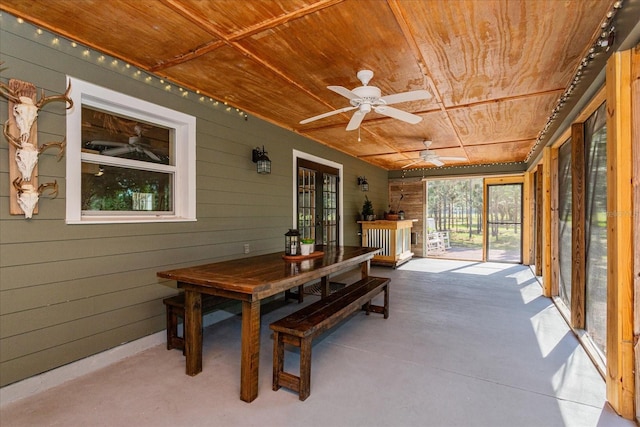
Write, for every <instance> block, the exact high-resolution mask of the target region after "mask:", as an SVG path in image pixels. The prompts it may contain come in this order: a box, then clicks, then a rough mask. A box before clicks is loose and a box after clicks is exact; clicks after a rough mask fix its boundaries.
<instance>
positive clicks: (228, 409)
mask: <svg viewBox="0 0 640 427" xmlns="http://www.w3.org/2000/svg"><path fill="white" fill-rule="evenodd" d="M372 274H375V275H380V276H387V277H391V278H392V282H391V298H390V299H391V302H390V307H391V314H390V317H389V319H387V320H384V319H383V318H382V316H380V315H375V314H372V315H371V316H365V315H364V314H363V313H359V314H356V315H354V316H353V317H352V318H350V319H349V320H348V321H346V322H345V323H343V324H341V325H340V326H339V327H337V328H336V329H334V330H333V331H331V332H329V333H327V334H325V335H324V336H322V337H321V338H319V339H317V340H316V341H315V342H314V346H313V361H312V379H311V396H310V397H309V398H308V399H307V400H306V401H304V402H301V401H299V400H298V397H297V395H296V394H294V393H292V392H290V391H288V390H286V389H281V390H279V391H277V392H274V391H272V390H271V363H272V341H271V339H270V331H269V328H268V325H269V323H270V322H272V321H274V320H276V319H278V318H280V317H282V316H284V315H285V314H288V313H290V312H291V311H294V310H296V309H297V308H299V306H298V305H297V304H295V303H293V302H289V303H287V304H284V303H283V302H282V301H281V300H278V301H275V302H273V303H271V304H269V306H266V307H264V308H263V315H262V349H261V357H260V389H259V393H260V394H259V396H258V398H257V399H256V400H255V401H254V402H253V403H251V404H247V403H245V402H242V401H240V400H239V376H240V365H239V362H240V342H239V336H240V318H239V316H231V317H230V318H228V319H226V320H223V321H220V322H219V323H216V324H214V325H212V326H210V327H208V328H206V330H205V338H204V342H205V348H204V362H203V366H204V370H203V372H202V373H201V374H199V375H197V376H195V377H188V376H186V375H185V374H184V358H183V356H182V354H181V353H180V352H179V351H176V350H171V351H167V350H166V349H165V348H164V346H156V347H153V348H151V349H149V350H146V351H143V352H141V353H139V354H137V355H135V356H132V357H129V358H127V359H125V360H123V361H121V362H118V363H116V364H114V365H112V366H110V367H108V368H105V369H102V370H100V371H97V372H95V373H93V374H90V375H85V376H82V377H80V378H78V379H75V380H72V381H69V382H67V383H65V384H62V385H60V386H58V387H55V388H53V389H50V390H48V391H44V392H41V393H39V394H36V395H33V396H32V397H29V398H26V399H22V400H18V401H16V402H13V403H10V404H7V405H4V406H2V408H1V412H0V424H1V425H2V426H3V427H10V426H442V427H449V426H487V427H488V426H491V427H499V426H509V427H511V426H517V427H525V426H535V427H541V426H544V427H551V426H579V427H588V426H601V427H605V426H606V427H613V426H616V427H617V426H634V425H635V424H634V423H632V422H630V421H626V420H624V419H622V418H620V417H618V416H616V415H615V413H614V412H613V411H612V410H611V408H610V407H608V405H606V403H605V400H604V396H605V385H604V382H603V380H602V378H601V377H600V376H599V375H598V373H597V371H596V369H595V368H594V366H593V365H592V363H591V361H590V360H589V358H588V357H587V355H586V354H585V352H584V351H583V349H582V347H581V346H580V345H579V343H578V341H577V339H576V338H575V336H574V335H573V334H572V333H571V331H570V330H569V329H568V328H567V326H566V324H565V322H564V321H563V319H562V318H561V316H560V314H559V313H558V311H557V309H556V308H555V306H554V305H553V303H552V302H551V301H550V300H549V299H547V298H544V297H542V296H541V288H540V286H539V284H538V283H537V281H536V279H535V277H534V276H533V275H532V274H531V272H530V270H529V268H527V267H523V266H519V265H510V264H495V263H485V264H482V263H473V262H463V261H445V260H434V259H417V260H412V261H410V262H408V263H407V264H405V265H403V266H402V267H400V268H398V269H397V270H392V269H388V268H384V267H374V268H372ZM341 279H342V278H341ZM315 298H317V297H308V298H306V300H305V303H308V302H309V301H313V300H315ZM297 362H298V359H297V353H296V352H295V351H294V350H293V349H291V351H287V352H286V365H287V368H288V370H295V369H296V366H297Z"/></svg>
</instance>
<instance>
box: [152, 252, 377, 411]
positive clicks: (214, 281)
mask: <svg viewBox="0 0 640 427" xmlns="http://www.w3.org/2000/svg"><path fill="white" fill-rule="evenodd" d="M378 250H379V249H378V248H363V247H359V246H337V247H323V246H318V247H317V248H316V251H322V252H323V255H322V256H317V255H318V254H317V253H316V256H312V257H308V258H304V259H300V260H296V261H291V260H285V259H284V258H283V255H284V253H283V252H277V253H271V254H266V255H258V256H253V257H247V258H239V259H234V260H229V261H222V262H216V263H212V264H204V265H197V266H193V267H184V268H178V269H174V270H168V271H161V272H158V273H157V275H158V276H159V277H162V278H165V279H171V280H176V281H177V284H178V287H179V288H182V289H184V291H185V316H184V339H185V356H186V373H187V375H192V376H193V375H197V374H198V373H200V372H201V371H202V295H203V294H207V295H219V296H223V297H226V298H231V299H236V300H240V301H242V337H241V339H242V342H241V360H240V363H241V368H240V399H242V400H244V401H245V402H251V401H253V400H254V399H255V398H256V397H258V368H259V364H258V362H259V360H260V301H262V300H263V299H265V298H268V297H270V296H273V295H276V294H278V293H281V292H285V291H287V290H289V289H292V288H295V287H298V286H301V285H303V284H305V283H307V282H311V281H313V280H317V279H320V280H321V289H322V294H323V296H326V295H328V294H329V276H330V275H331V274H333V273H337V272H339V271H343V270H347V269H350V268H353V267H356V266H360V268H361V275H362V277H363V278H364V277H367V276H368V275H369V267H370V262H371V259H372V258H373V256H374V254H375V253H376V252H377V251H378Z"/></svg>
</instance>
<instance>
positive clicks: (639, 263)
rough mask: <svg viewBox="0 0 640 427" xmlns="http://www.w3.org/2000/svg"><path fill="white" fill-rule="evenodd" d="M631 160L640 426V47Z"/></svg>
mask: <svg viewBox="0 0 640 427" xmlns="http://www.w3.org/2000/svg"><path fill="white" fill-rule="evenodd" d="M631 73H632V75H631V112H632V119H631V126H632V128H631V144H632V147H631V158H632V164H633V241H634V242H635V243H634V245H633V251H634V253H633V282H634V283H633V289H634V290H635V295H634V309H633V312H634V327H633V329H634V333H633V342H634V350H635V352H634V357H635V362H636V370H635V374H636V375H635V393H636V422H640V415H638V409H639V408H640V342H639V341H638V337H639V336H640V250H639V249H638V245H640V45H638V46H636V48H635V49H634V51H633V55H632V59H631Z"/></svg>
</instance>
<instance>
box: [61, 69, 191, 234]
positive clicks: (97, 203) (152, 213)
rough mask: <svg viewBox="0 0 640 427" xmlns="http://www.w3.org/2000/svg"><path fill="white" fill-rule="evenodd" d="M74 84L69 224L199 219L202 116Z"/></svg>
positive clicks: (69, 117) (70, 81)
mask: <svg viewBox="0 0 640 427" xmlns="http://www.w3.org/2000/svg"><path fill="white" fill-rule="evenodd" d="M68 84H71V92H70V97H71V99H72V100H73V107H72V108H70V109H69V110H67V150H66V157H67V199H66V200H67V212H66V222H67V224H95V223H123V222H163V221H195V220H196V189H195V184H196V155H195V154H196V119H195V117H193V116H190V115H187V114H184V113H181V112H178V111H175V110H171V109H168V108H165V107H161V106H159V105H155V104H152V103H150V102H147V101H143V100H141V99H138V98H134V97H132V96H128V95H124V94H121V93H118V92H115V91H113V90H110V89H106V88H103V87H101V86H97V85H94V84H91V83H87V82H85V81H82V80H79V79H76V78H73V77H68Z"/></svg>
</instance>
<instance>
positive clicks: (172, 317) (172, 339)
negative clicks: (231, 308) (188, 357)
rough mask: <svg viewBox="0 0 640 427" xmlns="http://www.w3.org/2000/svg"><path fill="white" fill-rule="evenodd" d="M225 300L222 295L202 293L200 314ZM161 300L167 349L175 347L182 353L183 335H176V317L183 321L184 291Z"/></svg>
mask: <svg viewBox="0 0 640 427" xmlns="http://www.w3.org/2000/svg"><path fill="white" fill-rule="evenodd" d="M227 301H229V300H228V299H227V298H224V297H219V296H215V295H202V314H203V315H204V313H206V312H209V311H212V310H213V309H214V308H215V307H216V306H218V305H220V304H222V303H223V302H227ZM162 302H163V303H164V305H165V306H166V307H167V350H171V349H172V348H177V349H178V350H182V353H183V354H184V337H181V336H179V335H178V318H180V319H182V320H183V322H184V292H181V293H179V294H177V295H174V296H172V297H169V298H165V299H164V300H163V301H162Z"/></svg>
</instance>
